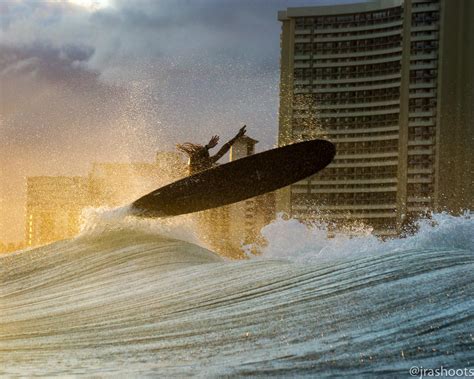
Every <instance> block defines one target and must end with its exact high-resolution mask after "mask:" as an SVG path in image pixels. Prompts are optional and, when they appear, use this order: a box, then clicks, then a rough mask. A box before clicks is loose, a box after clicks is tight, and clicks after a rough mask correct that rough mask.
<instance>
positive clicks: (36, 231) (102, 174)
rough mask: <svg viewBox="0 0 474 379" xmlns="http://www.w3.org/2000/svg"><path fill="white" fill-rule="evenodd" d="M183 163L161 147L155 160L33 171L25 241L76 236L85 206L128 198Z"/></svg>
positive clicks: (180, 169)
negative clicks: (66, 172) (55, 172)
mask: <svg viewBox="0 0 474 379" xmlns="http://www.w3.org/2000/svg"><path fill="white" fill-rule="evenodd" d="M184 168H185V163H184V160H183V159H182V157H181V156H180V155H179V154H177V153H173V152H169V153H168V152H159V153H157V158H156V161H155V162H154V163H94V164H93V165H92V168H91V171H90V172H89V175H88V176H87V177H79V176H75V177H68V176H38V177H29V178H27V191H26V192H27V193H26V195H27V204H26V225H25V228H26V230H25V240H26V242H27V245H28V246H36V245H42V244H46V243H50V242H53V241H57V240H61V239H66V238H70V237H73V236H74V235H76V234H77V233H78V231H79V227H80V225H79V223H80V216H81V213H82V210H83V209H84V208H86V207H89V206H93V207H100V206H109V207H115V206H121V205H125V204H128V203H130V202H132V201H133V200H135V199H136V198H138V197H139V196H142V195H144V194H146V193H147V192H151V191H153V190H155V189H156V188H158V187H160V186H162V185H165V184H167V183H168V182H170V181H172V180H176V179H178V178H179V177H181V176H182V175H183V173H184ZM6 248H7V247H6ZM6 248H5V249H6Z"/></svg>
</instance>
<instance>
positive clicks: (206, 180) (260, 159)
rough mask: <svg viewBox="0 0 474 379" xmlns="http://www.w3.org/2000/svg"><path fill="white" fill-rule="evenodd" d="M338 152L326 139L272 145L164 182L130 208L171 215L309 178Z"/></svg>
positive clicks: (138, 212) (136, 211) (137, 212)
mask: <svg viewBox="0 0 474 379" xmlns="http://www.w3.org/2000/svg"><path fill="white" fill-rule="evenodd" d="M335 154H336V148H335V147H334V145H333V144H332V143H331V142H329V141H326V140H312V141H305V142H299V143H295V144H293V145H288V146H283V147H279V148H276V149H272V150H267V151H264V152H262V153H258V154H253V155H250V156H248V157H245V158H241V159H237V160H235V161H232V162H229V163H226V164H222V165H219V166H216V167H213V168H210V169H208V170H204V171H201V172H199V173H197V174H195V175H191V176H188V177H186V178H184V179H181V180H178V181H176V182H173V183H171V184H168V185H166V186H164V187H161V188H159V189H157V190H155V191H153V192H150V193H149V194H147V195H145V196H143V197H141V198H140V199H138V200H136V201H134V202H133V203H132V204H131V211H132V213H133V214H135V215H138V216H142V217H168V216H177V215H181V214H186V213H192V212H198V211H202V210H206V209H210V208H216V207H220V206H223V205H228V204H232V203H236V202H238V201H242V200H246V199H249V198H251V197H254V196H258V195H262V194H264V193H267V192H271V191H274V190H277V189H279V188H282V187H286V186H288V185H290V184H293V183H296V182H298V181H300V180H302V179H305V178H307V177H309V176H311V175H313V174H315V173H317V172H318V171H320V170H322V169H323V168H324V167H326V166H327V165H328V164H329V163H331V161H332V160H333V158H334V155H335Z"/></svg>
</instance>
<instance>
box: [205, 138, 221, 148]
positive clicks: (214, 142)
mask: <svg viewBox="0 0 474 379" xmlns="http://www.w3.org/2000/svg"><path fill="white" fill-rule="evenodd" d="M218 142H219V136H212V138H211V140H210V141H209V143H208V144H207V145H206V147H207V148H208V149H212V148H213V147H214V146H216V145H217V143H218Z"/></svg>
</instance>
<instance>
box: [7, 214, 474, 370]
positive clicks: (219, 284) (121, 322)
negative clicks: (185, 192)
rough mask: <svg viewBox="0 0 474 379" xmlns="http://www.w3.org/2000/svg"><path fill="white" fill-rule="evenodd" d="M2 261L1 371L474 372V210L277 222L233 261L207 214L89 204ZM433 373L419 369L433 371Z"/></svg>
mask: <svg viewBox="0 0 474 379" xmlns="http://www.w3.org/2000/svg"><path fill="white" fill-rule="evenodd" d="M86 220H87V221H86V223H85V225H84V227H83V230H82V232H81V234H80V235H78V236H77V237H76V238H74V239H71V240H66V241H60V242H56V243H52V244H50V245H47V246H43V247H39V248H35V249H30V250H25V251H19V252H16V253H13V254H8V255H4V256H1V257H0V375H2V376H24V377H31V376H79V375H86V376H100V377H108V376H117V375H119V376H121V377H142V376H165V377H166V376H198V377H220V376H269V375H271V376H280V377H287V376H298V377H303V376H312V377H315V376H316V377H341V376H355V377H361V376H362V377H366V376H382V377H405V378H406V377H409V376H410V372H409V370H410V368H413V367H418V368H426V369H436V368H440V367H444V368H450V369H469V368H473V366H474V351H473V346H474V296H473V295H474V233H473V231H474V220H473V218H472V214H470V213H466V214H464V215H461V216H457V217H455V216H451V215H448V214H434V215H433V217H432V219H431V220H426V221H422V222H420V223H419V228H418V231H417V232H416V234H414V235H412V236H409V237H406V238H396V239H389V240H386V241H382V240H380V239H378V238H376V237H375V236H373V235H372V234H371V233H370V232H367V233H365V234H364V233H362V234H360V235H359V236H353V237H349V236H348V235H346V234H343V233H341V234H336V235H334V234H331V233H329V232H328V231H327V229H326V228H325V226H324V225H313V226H312V227H308V226H305V225H303V224H301V223H299V222H298V221H296V220H291V219H290V220H284V219H282V218H279V219H277V220H276V221H275V222H273V223H271V224H270V225H267V226H266V227H265V228H264V229H263V230H262V235H263V236H264V237H265V239H266V241H267V243H266V244H264V245H262V246H252V247H251V248H249V251H258V254H256V255H252V254H250V253H249V259H247V260H242V261H231V260H228V259H224V258H222V257H220V256H218V255H217V254H215V253H214V252H212V251H210V250H208V249H206V248H205V247H204V245H203V243H202V242H201V241H200V240H199V235H198V234H197V233H196V232H194V230H195V228H194V225H193V221H192V217H185V216H183V217H176V218H172V219H168V220H161V221H160V220H153V221H147V220H139V219H134V218H131V217H128V216H126V214H124V212H123V210H118V211H106V210H95V211H90V212H89V214H87V215H86ZM418 377H419V375H418Z"/></svg>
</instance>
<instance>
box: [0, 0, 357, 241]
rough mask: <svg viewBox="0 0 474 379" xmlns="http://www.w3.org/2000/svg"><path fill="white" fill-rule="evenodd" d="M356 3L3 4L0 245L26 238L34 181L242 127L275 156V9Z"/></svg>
mask: <svg viewBox="0 0 474 379" xmlns="http://www.w3.org/2000/svg"><path fill="white" fill-rule="evenodd" d="M356 1H357V0H356ZM356 1H351V0H136V1H127V0H70V1H61V0H48V1H47V0H44V1H42V0H24V1H16V0H0V175H1V182H0V242H9V241H21V240H22V239H23V230H24V221H23V213H24V205H25V190H26V187H25V186H26V182H25V178H26V177H27V176H37V175H86V174H87V172H88V170H89V169H90V166H91V163H92V162H98V161H99V162H112V161H114V162H129V161H153V159H154V154H155V152H156V151H159V150H173V149H174V146H175V145H176V143H180V142H184V141H193V142H198V143H206V142H207V141H208V140H209V138H210V136H212V135H214V134H219V135H220V136H221V140H225V139H228V138H230V137H232V136H233V135H234V134H235V133H236V132H237V131H238V129H239V128H240V127H241V126H242V125H243V124H246V125H247V126H248V127H247V129H248V134H249V135H250V136H251V137H253V138H255V139H257V140H259V141H260V143H259V144H258V145H257V146H258V147H257V151H261V150H265V149H268V148H271V147H273V146H274V145H275V144H276V136H277V131H278V123H277V120H278V94H279V87H278V86H279V59H280V47H279V38H280V28H281V24H280V22H279V21H278V19H277V12H278V10H284V9H286V8H288V7H297V6H312V5H313V6H314V5H331V4H340V3H349V2H356Z"/></svg>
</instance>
